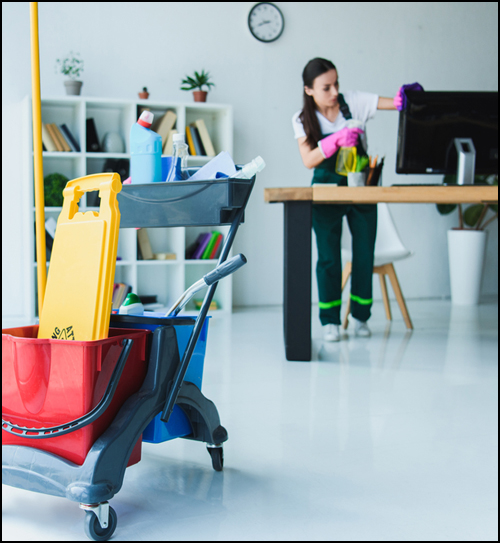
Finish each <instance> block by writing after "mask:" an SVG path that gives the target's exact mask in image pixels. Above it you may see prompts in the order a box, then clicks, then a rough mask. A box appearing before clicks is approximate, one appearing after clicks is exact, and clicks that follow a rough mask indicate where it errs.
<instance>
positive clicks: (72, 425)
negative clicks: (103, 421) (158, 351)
mask: <svg viewBox="0 0 500 543" xmlns="http://www.w3.org/2000/svg"><path fill="white" fill-rule="evenodd" d="M133 343H134V340H133V339H124V340H123V343H122V345H123V348H122V351H121V353H120V357H119V358H118V362H117V363H116V366H115V369H114V370H113V373H112V374H111V379H110V380H109V383H108V386H107V388H106V392H105V393H104V396H103V397H102V399H101V401H100V402H99V403H98V404H97V405H96V406H95V407H94V409H92V411H89V412H88V413H87V414H86V415H83V417H80V418H78V419H75V420H73V421H71V422H67V423H66V424H60V425H59V426H52V428H27V427H25V426H16V425H15V424H12V423H11V422H8V421H6V420H4V418H3V417H2V430H5V431H6V432H8V433H9V434H13V435H15V436H21V437H27V438H29V439H46V438H50V437H57V436H63V435H65V434H69V433H70V432H75V431H76V430H80V429H81V428H83V427H84V426H87V425H88V424H90V423H91V422H94V420H96V419H97V418H99V417H100V416H101V415H102V414H103V413H104V411H106V409H107V408H108V406H109V404H110V403H111V400H112V399H113V396H114V393H115V390H116V387H117V386H118V383H119V381H120V377H121V374H122V372H123V368H124V367H125V364H126V362H127V359H128V356H129V354H130V350H131V349H132V344H133ZM28 432H29V433H28Z"/></svg>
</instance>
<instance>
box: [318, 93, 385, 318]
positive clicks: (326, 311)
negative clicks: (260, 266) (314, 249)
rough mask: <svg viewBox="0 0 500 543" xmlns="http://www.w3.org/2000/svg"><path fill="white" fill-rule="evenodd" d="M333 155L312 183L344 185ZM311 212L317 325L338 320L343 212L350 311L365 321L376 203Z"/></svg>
mask: <svg viewBox="0 0 500 543" xmlns="http://www.w3.org/2000/svg"><path fill="white" fill-rule="evenodd" d="M339 101H340V100H339ZM344 104H345V102H344ZM341 106H342V104H341ZM342 113H343V114H344V117H346V113H347V114H348V115H349V118H350V113H349V112H348V110H347V111H344V110H342ZM346 118H347V117H346ZM327 135H328V134H327ZM323 137H325V136H323ZM337 155H338V151H337V152H336V153H335V154H334V155H333V156H332V157H330V158H327V159H325V160H324V161H323V162H322V163H321V164H320V165H319V166H317V167H316V168H315V170H314V175H313V179H312V183H337V184H338V185H344V186H345V185H347V177H345V176H343V175H339V174H338V173H336V171H335V165H336V163H337ZM312 215H313V228H314V232H315V234H316V242H317V245H318V264H317V266H316V276H317V279H318V291H319V318H320V320H321V324H322V325H323V326H324V325H325V324H340V323H341V319H340V306H341V302H342V300H341V296H342V260H341V238H342V217H343V216H344V215H346V217H347V222H348V224H349V228H350V230H351V235H352V275H351V313H352V316H353V317H354V318H355V319H358V320H360V321H367V320H368V319H369V318H370V310H371V306H372V301H373V300H372V283H373V254H374V249H375V237H376V234H377V206H376V205H354V204H348V205H336V204H335V205H330V204H323V205H320V204H316V205H313V212H312Z"/></svg>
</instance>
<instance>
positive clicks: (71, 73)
mask: <svg viewBox="0 0 500 543" xmlns="http://www.w3.org/2000/svg"><path fill="white" fill-rule="evenodd" d="M56 71H58V72H61V73H62V74H63V75H66V76H67V77H69V79H68V80H67V81H65V82H64V86H65V87H66V94H69V95H73V96H74V95H78V94H80V91H81V88H82V85H83V83H82V82H81V81H78V77H80V74H81V73H82V72H83V60H82V59H81V58H79V53H77V54H76V55H75V54H73V52H72V51H70V53H69V55H68V56H67V57H65V58H63V59H60V58H58V59H57V60H56Z"/></svg>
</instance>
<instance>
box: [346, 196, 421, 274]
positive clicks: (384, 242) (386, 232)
mask: <svg viewBox="0 0 500 543" xmlns="http://www.w3.org/2000/svg"><path fill="white" fill-rule="evenodd" d="M377 206H378V209H377V239H376V241H375V265H377V266H381V265H382V264H387V263H389V262H393V261H394V260H401V259H403V258H406V257H408V256H411V255H412V254H413V253H412V252H411V251H409V250H408V249H407V248H406V247H405V246H404V245H403V242H402V241H401V238H400V237H399V234H398V231H397V229H396V225H395V224H394V221H393V220H392V216H391V212H390V211H389V206H388V205H387V204H386V203H380V204H377ZM342 257H343V260H344V261H346V260H351V258H352V238H351V232H350V230H349V225H348V223H347V218H346V217H344V219H343V224H342Z"/></svg>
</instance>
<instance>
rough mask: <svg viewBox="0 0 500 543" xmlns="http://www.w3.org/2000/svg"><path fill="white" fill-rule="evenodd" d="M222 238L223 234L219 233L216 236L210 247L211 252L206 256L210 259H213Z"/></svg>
mask: <svg viewBox="0 0 500 543" xmlns="http://www.w3.org/2000/svg"><path fill="white" fill-rule="evenodd" d="M223 239H224V236H223V235H222V234H220V233H219V236H218V238H217V239H216V240H215V244H214V247H213V249H212V252H211V253H210V256H209V257H208V258H209V259H210V260H213V259H214V258H215V257H216V255H217V253H218V251H219V247H221V244H222V240H223Z"/></svg>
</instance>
